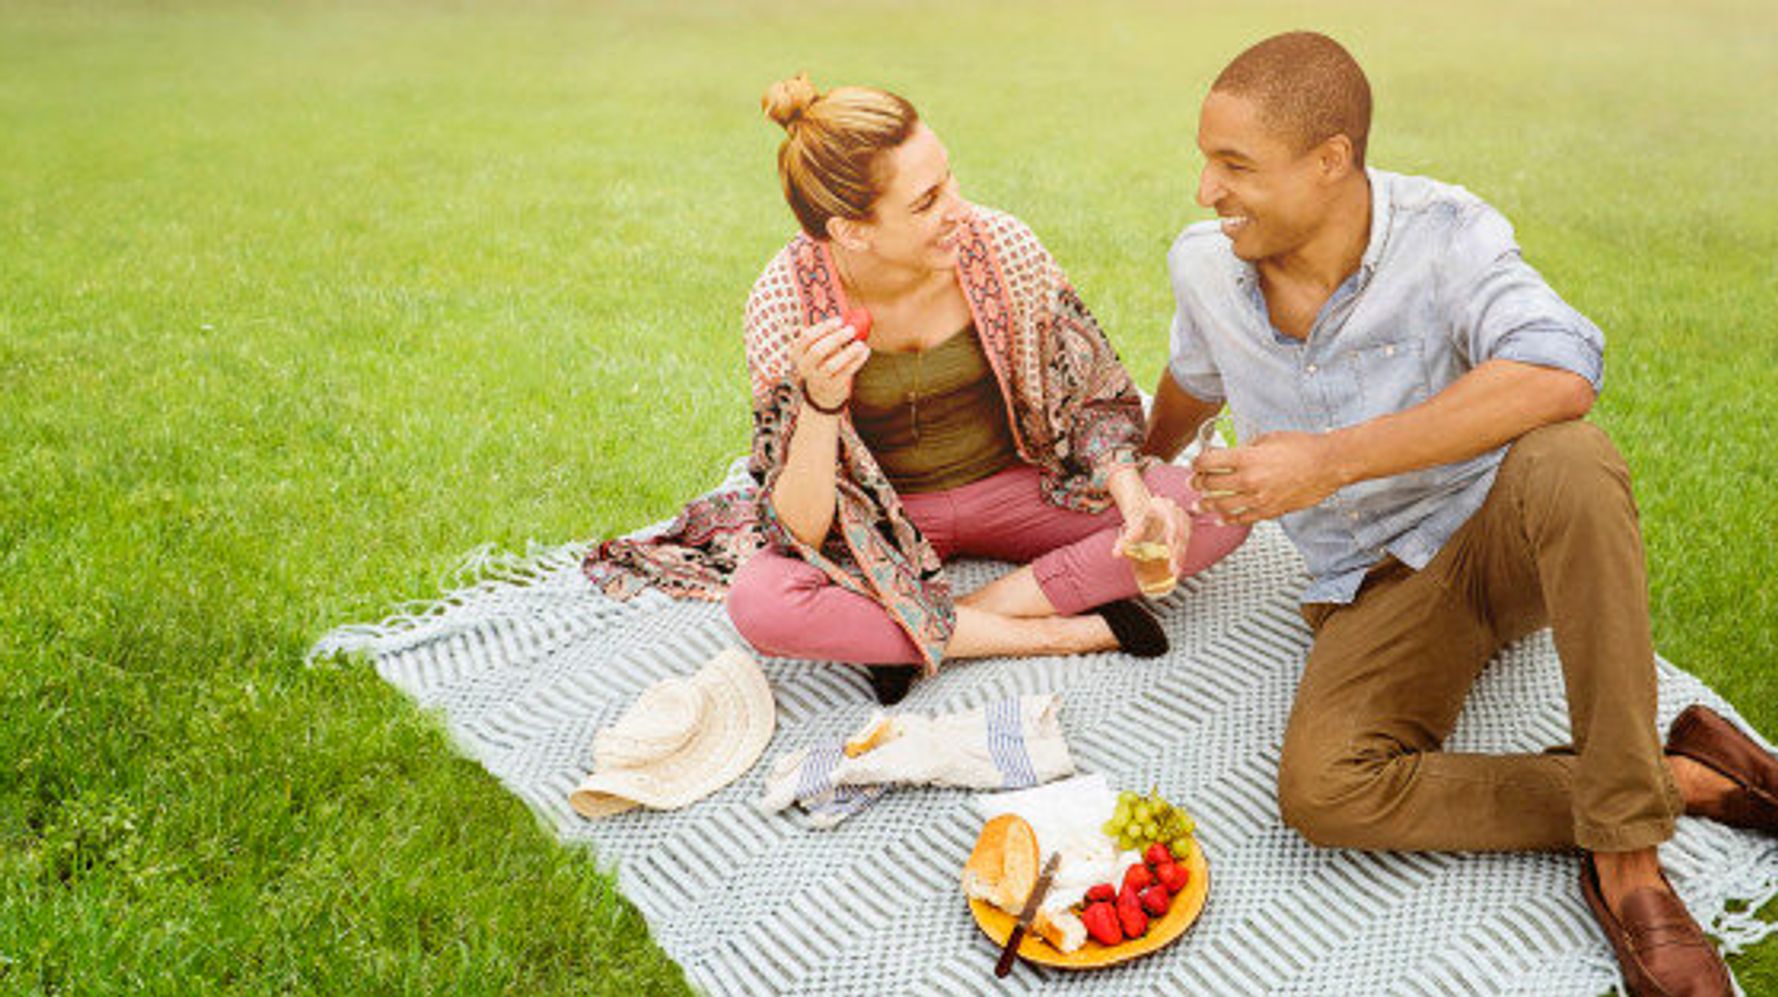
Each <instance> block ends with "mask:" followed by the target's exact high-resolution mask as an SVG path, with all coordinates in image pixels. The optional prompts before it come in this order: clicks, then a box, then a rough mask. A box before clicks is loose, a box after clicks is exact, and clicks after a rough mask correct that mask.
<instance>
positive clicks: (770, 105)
mask: <svg viewBox="0 0 1778 997" xmlns="http://www.w3.org/2000/svg"><path fill="white" fill-rule="evenodd" d="M820 97H821V91H819V90H817V89H815V84H813V83H810V82H809V74H808V73H798V74H796V75H795V76H792V77H791V78H790V79H787V80H779V81H778V82H776V83H774V84H772V85H771V86H769V87H767V88H766V92H765V96H763V97H761V98H760V99H759V104H760V106H761V107H763V108H765V112H766V117H768V118H771V119H772V120H773V121H776V122H777V123H778V124H779V125H782V126H783V127H784V128H785V129H786V130H788V129H789V128H790V126H791V125H793V124H795V123H796V119H798V118H800V117H802V116H803V112H804V111H807V110H808V109H809V105H810V104H813V103H815V101H817V100H819V99H820Z"/></svg>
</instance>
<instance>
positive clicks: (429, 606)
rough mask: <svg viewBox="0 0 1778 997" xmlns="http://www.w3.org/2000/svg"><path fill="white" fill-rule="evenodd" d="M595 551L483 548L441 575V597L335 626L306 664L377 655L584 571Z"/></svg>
mask: <svg viewBox="0 0 1778 997" xmlns="http://www.w3.org/2000/svg"><path fill="white" fill-rule="evenodd" d="M590 549H592V543H591V542H590V541H574V542H570V543H565V544H559V545H555V546H550V545H546V544H539V543H537V542H536V541H530V542H528V543H527V544H526V547H525V551H524V552H523V553H520V552H518V551H509V550H502V549H501V548H500V547H499V546H498V545H496V544H493V543H485V544H480V545H478V546H476V547H475V548H473V549H471V550H470V551H469V552H468V553H466V554H464V555H463V557H462V558H460V559H459V560H458V562H457V563H456V564H455V565H453V566H452V567H451V568H450V569H449V570H447V571H446V572H445V573H444V574H443V575H441V576H440V577H439V580H438V589H439V591H440V593H441V594H440V595H439V596H438V597H437V598H433V599H415V600H411V601H408V602H404V603H402V604H400V605H398V606H396V607H395V609H394V611H392V612H391V613H390V614H389V615H387V616H385V617H383V618H382V619H380V620H378V621H377V622H375V623H353V624H347V625H345V626H340V627H335V628H334V629H332V630H330V631H328V632H327V633H325V634H322V635H321V637H320V639H319V640H317V641H315V644H314V646H312V647H310V648H309V650H308V652H307V653H306V654H304V655H303V663H304V664H306V665H314V664H316V663H318V662H321V661H324V660H327V659H328V658H331V657H333V656H334V655H337V654H347V655H350V654H356V653H360V652H372V651H375V650H376V649H377V647H378V646H379V645H381V644H382V643H384V642H385V641H387V640H389V639H390V638H393V637H401V636H407V635H411V634H414V633H415V632H417V631H421V630H425V629H428V628H430V627H433V626H435V625H437V624H439V623H442V622H445V621H446V620H447V619H448V618H449V617H450V615H451V614H452V613H453V612H454V611H457V610H461V609H463V608H464V607H466V606H468V605H470V604H472V603H475V602H478V601H480V600H481V599H483V598H484V597H486V596H490V595H494V594H496V593H498V592H500V591H502V590H506V589H523V588H530V587H531V586H534V585H536V584H537V583H539V582H541V581H543V580H544V579H546V578H548V577H550V576H551V575H555V574H557V573H559V572H561V571H562V570H563V569H565V568H575V569H578V568H579V565H580V562H581V561H582V559H584V558H585V557H586V554H587V551H588V550H590Z"/></svg>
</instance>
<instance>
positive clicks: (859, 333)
mask: <svg viewBox="0 0 1778 997" xmlns="http://www.w3.org/2000/svg"><path fill="white" fill-rule="evenodd" d="M846 324H847V325H849V326H851V327H852V340H853V341H854V342H858V343H862V342H864V341H865V340H867V339H869V338H870V327H871V317H870V312H867V311H865V310H864V309H863V308H848V309H846Z"/></svg>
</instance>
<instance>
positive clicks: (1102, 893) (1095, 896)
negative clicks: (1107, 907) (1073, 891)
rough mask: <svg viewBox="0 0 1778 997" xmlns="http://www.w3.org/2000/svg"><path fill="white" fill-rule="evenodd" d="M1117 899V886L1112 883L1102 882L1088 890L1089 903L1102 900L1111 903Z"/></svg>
mask: <svg viewBox="0 0 1778 997" xmlns="http://www.w3.org/2000/svg"><path fill="white" fill-rule="evenodd" d="M1116 899H1117V887H1115V886H1113V885H1111V884H1110V883H1100V884H1099V885H1098V886H1095V887H1093V888H1092V889H1090V890H1088V891H1087V901H1088V902H1089V903H1091V902H1094V901H1101V900H1102V901H1105V902H1107V903H1109V902H1111V901H1113V900H1116Z"/></svg>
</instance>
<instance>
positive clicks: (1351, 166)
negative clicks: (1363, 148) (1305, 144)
mask: <svg viewBox="0 0 1778 997" xmlns="http://www.w3.org/2000/svg"><path fill="white" fill-rule="evenodd" d="M1315 165H1316V166H1317V167H1318V168H1319V169H1320V171H1321V178H1322V180H1324V181H1326V182H1328V183H1335V182H1338V181H1340V180H1344V179H1346V177H1347V175H1349V174H1350V173H1351V172H1352V171H1353V170H1355V169H1357V168H1358V164H1357V156H1356V154H1355V151H1354V150H1353V148H1352V140H1351V139H1350V138H1348V137H1346V136H1345V135H1333V136H1330V137H1328V138H1326V139H1323V140H1322V142H1321V144H1320V145H1318V146H1316V147H1315Z"/></svg>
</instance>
